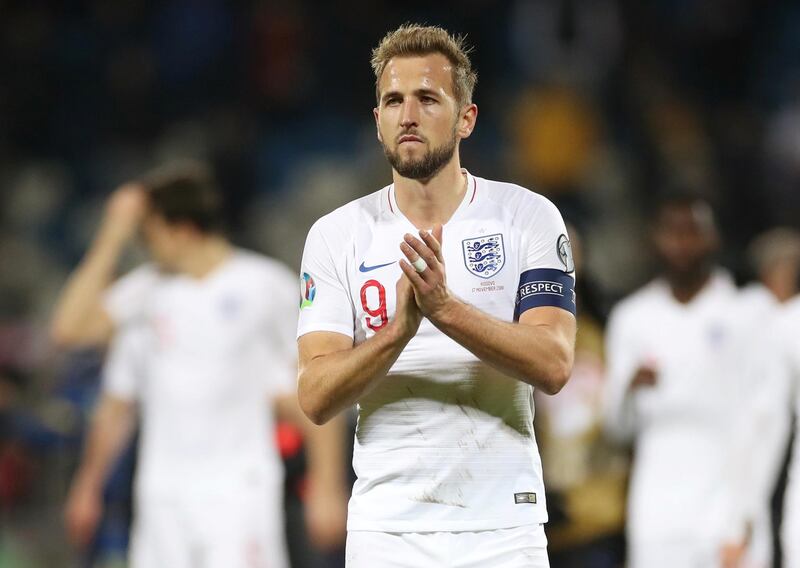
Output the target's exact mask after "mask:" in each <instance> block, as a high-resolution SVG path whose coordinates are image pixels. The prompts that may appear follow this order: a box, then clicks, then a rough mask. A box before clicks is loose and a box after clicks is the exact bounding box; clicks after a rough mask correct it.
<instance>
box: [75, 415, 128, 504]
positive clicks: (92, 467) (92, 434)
mask: <svg viewBox="0 0 800 568" xmlns="http://www.w3.org/2000/svg"><path fill="white" fill-rule="evenodd" d="M134 425H135V412H134V409H133V406H132V405H131V404H130V403H127V402H123V401H119V400H103V401H102V402H101V403H100V406H99V407H98V409H97V412H96V413H95V416H94V418H93V420H92V425H91V428H90V431H89V436H88V440H87V443H86V447H85V450H84V455H83V459H82V461H81V464H80V466H79V468H78V472H77V474H76V482H77V483H81V484H88V485H90V486H91V487H93V488H95V489H97V490H99V489H100V488H102V486H103V484H104V483H105V480H106V478H107V477H108V473H109V471H110V469H111V467H112V466H113V465H114V463H115V462H116V460H117V458H118V457H119V455H120V454H121V453H122V451H123V450H124V449H125V446H126V445H127V443H128V441H129V440H130V438H131V435H132V433H133V429H134Z"/></svg>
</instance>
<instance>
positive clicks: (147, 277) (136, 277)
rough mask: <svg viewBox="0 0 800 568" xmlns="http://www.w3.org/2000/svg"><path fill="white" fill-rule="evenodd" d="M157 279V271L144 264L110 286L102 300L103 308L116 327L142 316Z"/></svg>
mask: <svg viewBox="0 0 800 568" xmlns="http://www.w3.org/2000/svg"><path fill="white" fill-rule="evenodd" d="M157 279H158V271H157V269H156V268H155V267H154V266H153V265H151V264H144V265H142V266H140V267H138V268H136V269H134V270H133V271H131V272H129V273H128V274H126V275H125V276H123V277H122V278H120V279H119V280H117V281H116V282H115V283H114V284H112V285H111V287H110V288H109V289H108V291H107V292H106V294H105V297H104V298H103V307H104V308H105V309H106V311H107V312H108V314H109V316H110V317H111V320H112V321H113V322H114V324H115V325H116V326H118V327H121V326H125V325H127V324H129V323H131V322H134V321H136V320H137V319H138V318H139V317H141V316H142V314H143V312H144V307H145V302H146V300H147V297H148V294H149V293H150V291H151V290H152V289H153V286H154V285H155V284H156V281H157Z"/></svg>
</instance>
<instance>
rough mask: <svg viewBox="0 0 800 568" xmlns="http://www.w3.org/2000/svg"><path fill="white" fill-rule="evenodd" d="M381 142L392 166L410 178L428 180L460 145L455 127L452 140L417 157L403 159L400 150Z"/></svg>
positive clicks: (451, 156) (445, 163)
mask: <svg viewBox="0 0 800 568" xmlns="http://www.w3.org/2000/svg"><path fill="white" fill-rule="evenodd" d="M381 144H382V146H383V153H384V155H385V156H386V159H387V160H389V163H390V164H391V166H392V168H393V169H394V170H395V171H396V172H397V173H398V174H400V175H401V176H403V177H404V178H408V179H414V180H426V179H431V178H432V177H433V176H435V175H436V174H438V173H439V172H440V171H441V169H442V168H443V167H445V165H447V163H448V162H449V161H450V160H451V159H452V158H453V154H455V152H456V146H457V145H458V138H457V137H456V131H455V128H454V129H453V135H452V136H451V138H450V140H448V141H447V142H445V143H444V144H442V145H441V146H439V147H438V148H433V149H431V150H428V151H427V152H426V153H425V155H424V156H422V157H420V158H416V159H415V158H408V159H403V158H402V157H400V151H399V150H397V149H395V150H394V151H392V150H391V149H390V148H389V147H388V146H387V145H386V144H384V143H381Z"/></svg>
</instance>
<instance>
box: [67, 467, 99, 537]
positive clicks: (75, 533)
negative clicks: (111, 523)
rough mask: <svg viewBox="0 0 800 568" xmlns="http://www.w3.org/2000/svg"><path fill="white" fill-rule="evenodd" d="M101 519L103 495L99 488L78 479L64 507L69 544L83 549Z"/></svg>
mask: <svg viewBox="0 0 800 568" xmlns="http://www.w3.org/2000/svg"><path fill="white" fill-rule="evenodd" d="M102 517H103V495H102V492H101V490H100V489H99V488H96V487H94V486H93V485H91V484H89V483H85V482H82V481H81V480H80V479H79V480H76V482H75V483H74V484H73V485H72V488H71V489H70V492H69V495H68V496H67V504H66V506H65V507H64V522H65V524H66V527H67V536H68V537H69V540H70V542H72V544H74V545H75V546H77V547H78V548H85V547H86V546H88V545H89V543H90V542H91V541H92V539H93V538H94V535H95V533H96V532H97V526H98V525H99V524H100V519H102Z"/></svg>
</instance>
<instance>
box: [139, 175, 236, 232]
mask: <svg viewBox="0 0 800 568" xmlns="http://www.w3.org/2000/svg"><path fill="white" fill-rule="evenodd" d="M141 183H142V185H144V187H145V189H146V191H147V197H148V202H149V204H150V208H151V209H152V210H153V211H154V212H155V213H157V214H158V215H160V216H161V217H163V218H164V220H165V221H166V222H167V223H170V224H176V223H188V224H190V225H193V226H194V227H195V228H196V229H198V230H199V231H200V232H202V233H216V232H219V231H221V230H222V228H223V225H224V213H223V207H222V197H221V195H220V192H219V189H218V188H217V183H216V180H215V179H214V175H213V173H212V171H211V168H209V167H208V166H206V165H205V164H203V163H199V162H181V163H175V164H170V165H168V166H164V167H161V168H158V169H156V170H153V171H152V172H150V173H148V174H146V175H145V176H144V178H143V179H142V180H141Z"/></svg>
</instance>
